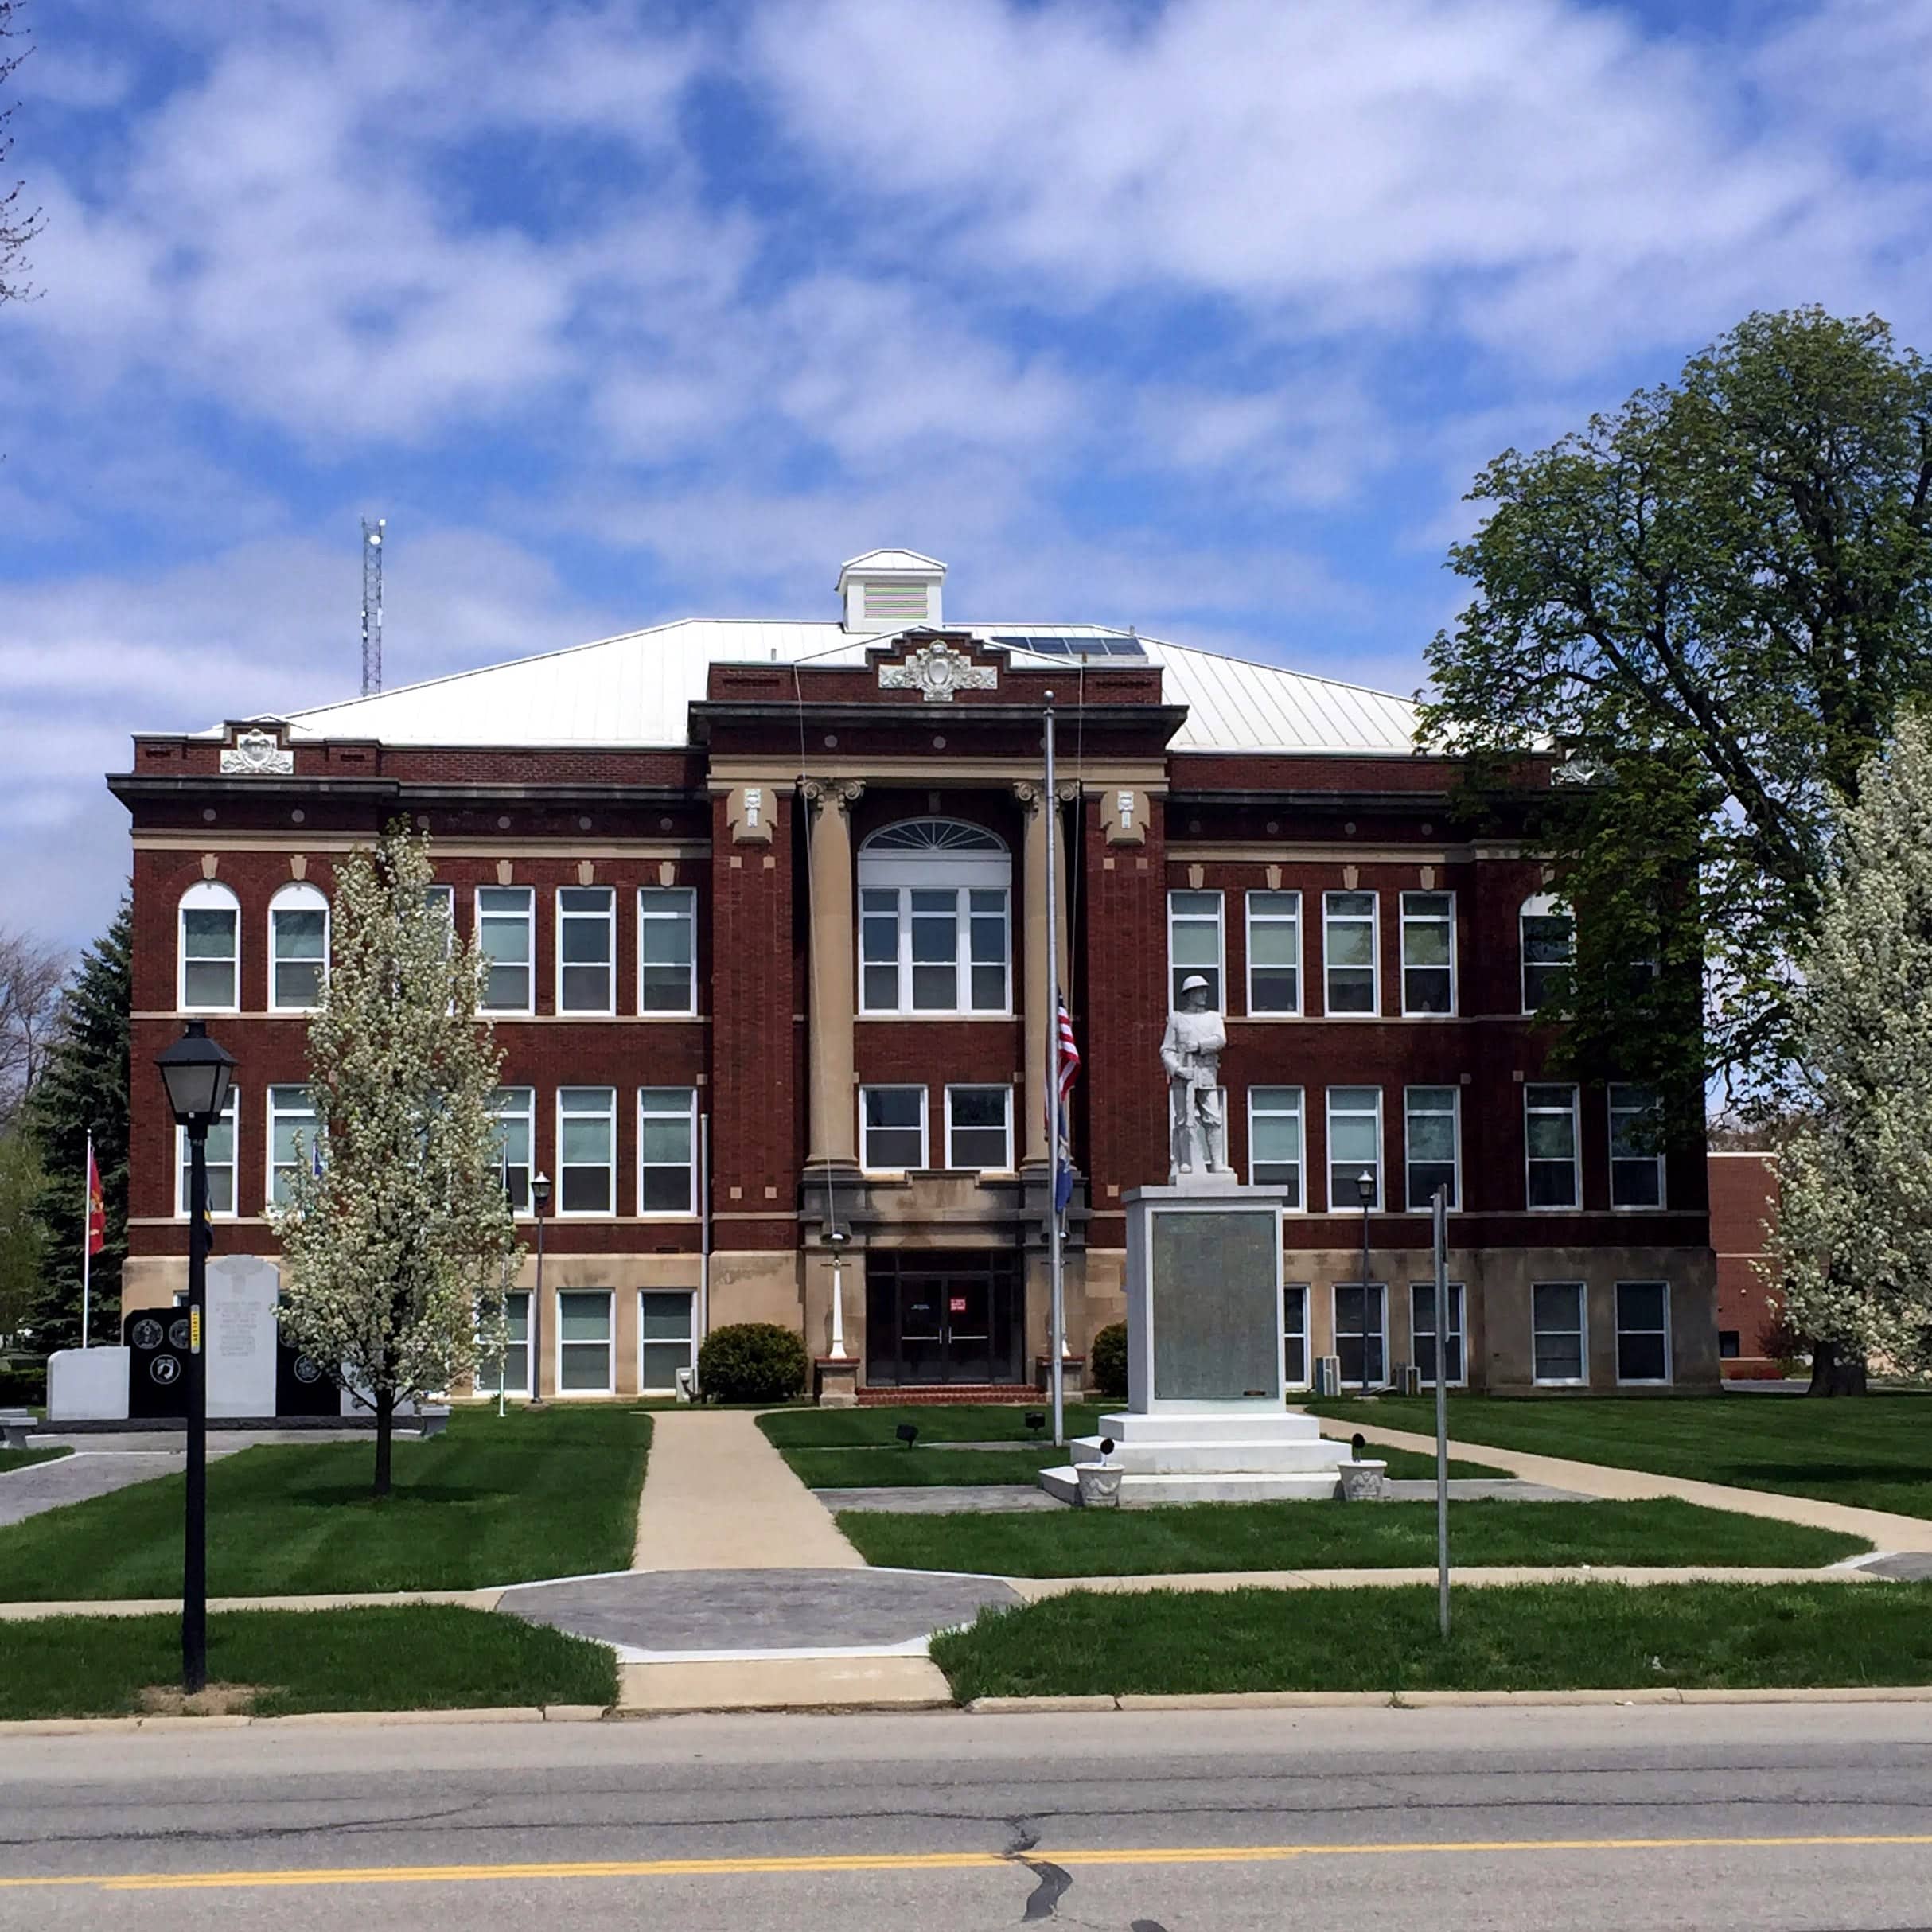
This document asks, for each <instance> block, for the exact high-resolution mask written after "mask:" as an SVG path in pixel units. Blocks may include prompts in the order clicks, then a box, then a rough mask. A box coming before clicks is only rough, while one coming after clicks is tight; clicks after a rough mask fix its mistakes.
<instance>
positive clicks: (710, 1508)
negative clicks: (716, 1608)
mask: <svg viewBox="0 0 1932 1932" xmlns="http://www.w3.org/2000/svg"><path fill="white" fill-rule="evenodd" d="M865 1567H866V1561H865V1559H864V1558H863V1556H860V1555H859V1552H858V1551H857V1550H855V1549H854V1548H852V1546H851V1544H849V1543H848V1542H847V1541H846V1540H845V1538H844V1537H843V1536H842V1535H841V1534H840V1533H839V1526H838V1525H837V1524H836V1523H835V1522H834V1521H832V1516H831V1513H829V1512H828V1510H827V1509H826V1508H825V1505H824V1504H823V1503H821V1502H820V1501H819V1500H818V1498H816V1497H815V1496H814V1495H813V1494H812V1492H811V1490H808V1489H807V1488H806V1487H805V1486H804V1484H803V1483H802V1482H800V1481H799V1479H798V1478H797V1477H796V1476H795V1475H793V1474H792V1472H791V1470H789V1469H788V1468H786V1467H785V1459H784V1458H783V1457H782V1456H781V1455H779V1453H778V1451H777V1450H776V1449H774V1448H773V1447H772V1446H771V1444H770V1443H768V1442H767V1441H766V1440H765V1438H764V1436H763V1435H762V1433H761V1432H760V1431H759V1429H758V1420H757V1418H756V1417H755V1416H753V1415H751V1414H750V1412H748V1411H746V1410H743V1409H715V1410H711V1409H672V1410H666V1411H664V1412H661V1413H660V1414H659V1415H658V1416H656V1417H655V1418H654V1420H653V1422H652V1434H651V1459H650V1462H649V1465H648V1466H647V1467H646V1469H645V1478H644V1494H643V1496H642V1497H641V1498H640V1499H639V1502H638V1505H637V1548H636V1551H635V1552H634V1553H633V1556H632V1557H631V1568H633V1570H863V1568H865Z"/></svg>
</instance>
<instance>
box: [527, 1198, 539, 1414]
mask: <svg viewBox="0 0 1932 1932" xmlns="http://www.w3.org/2000/svg"><path fill="white" fill-rule="evenodd" d="M532 1205H535V1202H534V1198H533V1201H532ZM525 1406H526V1407H527V1408H542V1407H543V1209H542V1208H541V1207H540V1206H539V1207H538V1208H537V1210H536V1288H535V1290H534V1291H532V1294H531V1296H530V1400H529V1401H528V1403H527V1404H525Z"/></svg>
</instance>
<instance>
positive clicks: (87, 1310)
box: [80, 1133, 94, 1348]
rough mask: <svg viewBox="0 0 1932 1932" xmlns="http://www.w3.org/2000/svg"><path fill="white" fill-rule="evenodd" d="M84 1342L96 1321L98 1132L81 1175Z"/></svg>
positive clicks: (81, 1280) (81, 1320)
mask: <svg viewBox="0 0 1932 1932" xmlns="http://www.w3.org/2000/svg"><path fill="white" fill-rule="evenodd" d="M80 1194H81V1206H80V1346H82V1347H83V1348H85V1347H86V1346H88V1331H89V1330H91V1329H92V1327H93V1326H94V1324H93V1322H92V1320H91V1319H89V1318H90V1317H91V1316H92V1313H93V1297H94V1136H93V1135H92V1134H91V1133H90V1134H89V1135H88V1160H87V1166H86V1167H85V1169H84V1170H83V1172H82V1174H81V1177H80Z"/></svg>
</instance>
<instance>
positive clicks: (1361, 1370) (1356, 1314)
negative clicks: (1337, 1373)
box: [1335, 1281, 1389, 1389]
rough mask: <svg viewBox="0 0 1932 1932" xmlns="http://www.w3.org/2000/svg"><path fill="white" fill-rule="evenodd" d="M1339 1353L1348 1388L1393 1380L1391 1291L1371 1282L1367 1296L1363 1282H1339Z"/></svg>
mask: <svg viewBox="0 0 1932 1932" xmlns="http://www.w3.org/2000/svg"><path fill="white" fill-rule="evenodd" d="M1365 1304H1366V1306H1365ZM1365 1315H1366V1319H1364V1316H1365ZM1335 1354H1337V1356H1338V1357H1340V1359H1341V1362H1342V1387H1343V1388H1344V1389H1363V1388H1367V1389H1379V1388H1381V1386H1382V1385H1383V1384H1384V1383H1385V1382H1386V1381H1388V1380H1389V1291H1388V1289H1387V1288H1385V1287H1384V1286H1383V1285H1382V1283H1381V1282H1379V1281H1372V1282H1370V1283H1369V1285H1368V1289H1367V1292H1366V1295H1365V1294H1364V1291H1363V1288H1362V1284H1361V1283H1360V1282H1359V1281H1338V1282H1337V1283H1335Z"/></svg>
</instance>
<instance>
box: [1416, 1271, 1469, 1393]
mask: <svg viewBox="0 0 1932 1932" xmlns="http://www.w3.org/2000/svg"><path fill="white" fill-rule="evenodd" d="M1408 1305H1409V1332H1410V1346H1411V1348H1412V1351H1413V1353H1412V1357H1411V1358H1412V1360H1413V1361H1414V1362H1415V1364H1416V1367H1417V1368H1418V1369H1420V1370H1421V1371H1422V1382H1423V1386H1424V1388H1425V1389H1433V1388H1434V1387H1435V1283H1434V1282H1432V1281H1418V1282H1416V1283H1415V1284H1414V1285H1413V1286H1412V1287H1411V1288H1410V1289H1409V1291H1408ZM1443 1376H1444V1380H1445V1381H1446V1382H1447V1385H1448V1386H1449V1387H1451V1388H1452V1389H1453V1388H1456V1387H1459V1386H1460V1385H1462V1384H1463V1383H1464V1382H1467V1381H1468V1380H1469V1367H1468V1362H1467V1357H1466V1356H1465V1354H1464V1350H1463V1284H1462V1283H1461V1282H1459V1281H1452V1282H1451V1283H1450V1284H1449V1332H1448V1333H1447V1334H1446V1335H1444V1336H1443Z"/></svg>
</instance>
